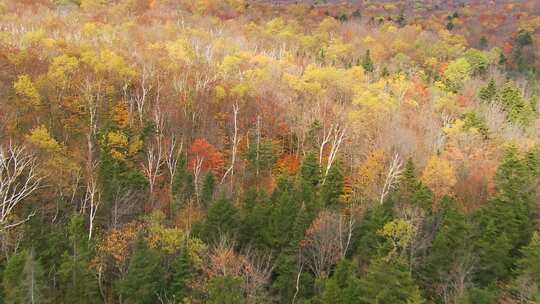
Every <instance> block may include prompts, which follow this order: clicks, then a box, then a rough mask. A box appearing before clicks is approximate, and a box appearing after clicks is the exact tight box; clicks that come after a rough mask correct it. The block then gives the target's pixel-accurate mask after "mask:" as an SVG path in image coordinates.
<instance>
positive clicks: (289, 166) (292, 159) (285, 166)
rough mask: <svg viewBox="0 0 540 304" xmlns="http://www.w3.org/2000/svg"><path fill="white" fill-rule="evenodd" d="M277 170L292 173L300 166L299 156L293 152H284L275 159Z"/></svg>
mask: <svg viewBox="0 0 540 304" xmlns="http://www.w3.org/2000/svg"><path fill="white" fill-rule="evenodd" d="M277 166H278V168H279V170H280V171H281V170H283V171H287V172H288V173H289V174H291V175H294V174H296V172H298V168H300V158H299V157H298V156H297V155H294V154H288V153H284V154H283V155H281V157H280V158H279V160H278V161H277Z"/></svg>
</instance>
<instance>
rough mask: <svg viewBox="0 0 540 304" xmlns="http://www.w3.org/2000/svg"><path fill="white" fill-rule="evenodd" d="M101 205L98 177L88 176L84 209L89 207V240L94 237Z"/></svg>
mask: <svg viewBox="0 0 540 304" xmlns="http://www.w3.org/2000/svg"><path fill="white" fill-rule="evenodd" d="M94 167H95V164H94ZM100 205H101V192H100V191H99V190H98V185H97V179H96V177H95V175H92V176H90V177H89V178H88V181H87V183H86V193H85V195H84V202H83V210H84V209H86V208H88V219H89V228H88V240H91V239H92V234H93V231H94V220H95V218H96V215H97V211H98V209H99V206H100Z"/></svg>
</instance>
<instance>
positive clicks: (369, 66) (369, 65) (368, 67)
mask: <svg viewBox="0 0 540 304" xmlns="http://www.w3.org/2000/svg"><path fill="white" fill-rule="evenodd" d="M362 67H363V68H364V70H365V71H366V72H369V73H372V72H373V71H374V70H375V67H374V65H373V61H372V60H371V53H370V51H369V50H367V51H366V54H365V55H364V58H363V59H362Z"/></svg>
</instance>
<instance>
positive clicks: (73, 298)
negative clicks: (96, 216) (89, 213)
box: [59, 215, 100, 303]
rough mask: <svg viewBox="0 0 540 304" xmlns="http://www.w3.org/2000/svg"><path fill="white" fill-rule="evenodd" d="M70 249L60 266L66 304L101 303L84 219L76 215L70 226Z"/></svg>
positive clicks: (64, 255)
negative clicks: (91, 264) (91, 262)
mask: <svg viewBox="0 0 540 304" xmlns="http://www.w3.org/2000/svg"><path fill="white" fill-rule="evenodd" d="M68 232H69V242H70V248H69V250H67V251H66V252H65V253H64V254H63V256H62V261H61V264H60V271H59V274H60V282H61V284H62V285H61V286H62V289H63V292H64V296H63V297H64V300H65V301H66V303H96V302H97V301H99V299H100V297H99V296H98V286H97V280H96V276H95V275H94V274H93V273H92V268H91V267H90V260H91V258H92V252H91V248H90V243H89V242H88V235H87V234H86V229H85V223H84V218H83V217H82V216H80V215H74V216H73V217H72V218H71V221H70V223H69V226H68Z"/></svg>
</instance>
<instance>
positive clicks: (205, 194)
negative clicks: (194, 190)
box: [201, 171, 216, 206]
mask: <svg viewBox="0 0 540 304" xmlns="http://www.w3.org/2000/svg"><path fill="white" fill-rule="evenodd" d="M215 187H216V179H215V178H214V174H213V173H212V171H208V172H206V174H205V175H204V179H203V184H202V189H201V202H202V204H203V206H208V205H210V203H211V202H212V200H213V199H214V190H215Z"/></svg>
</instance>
